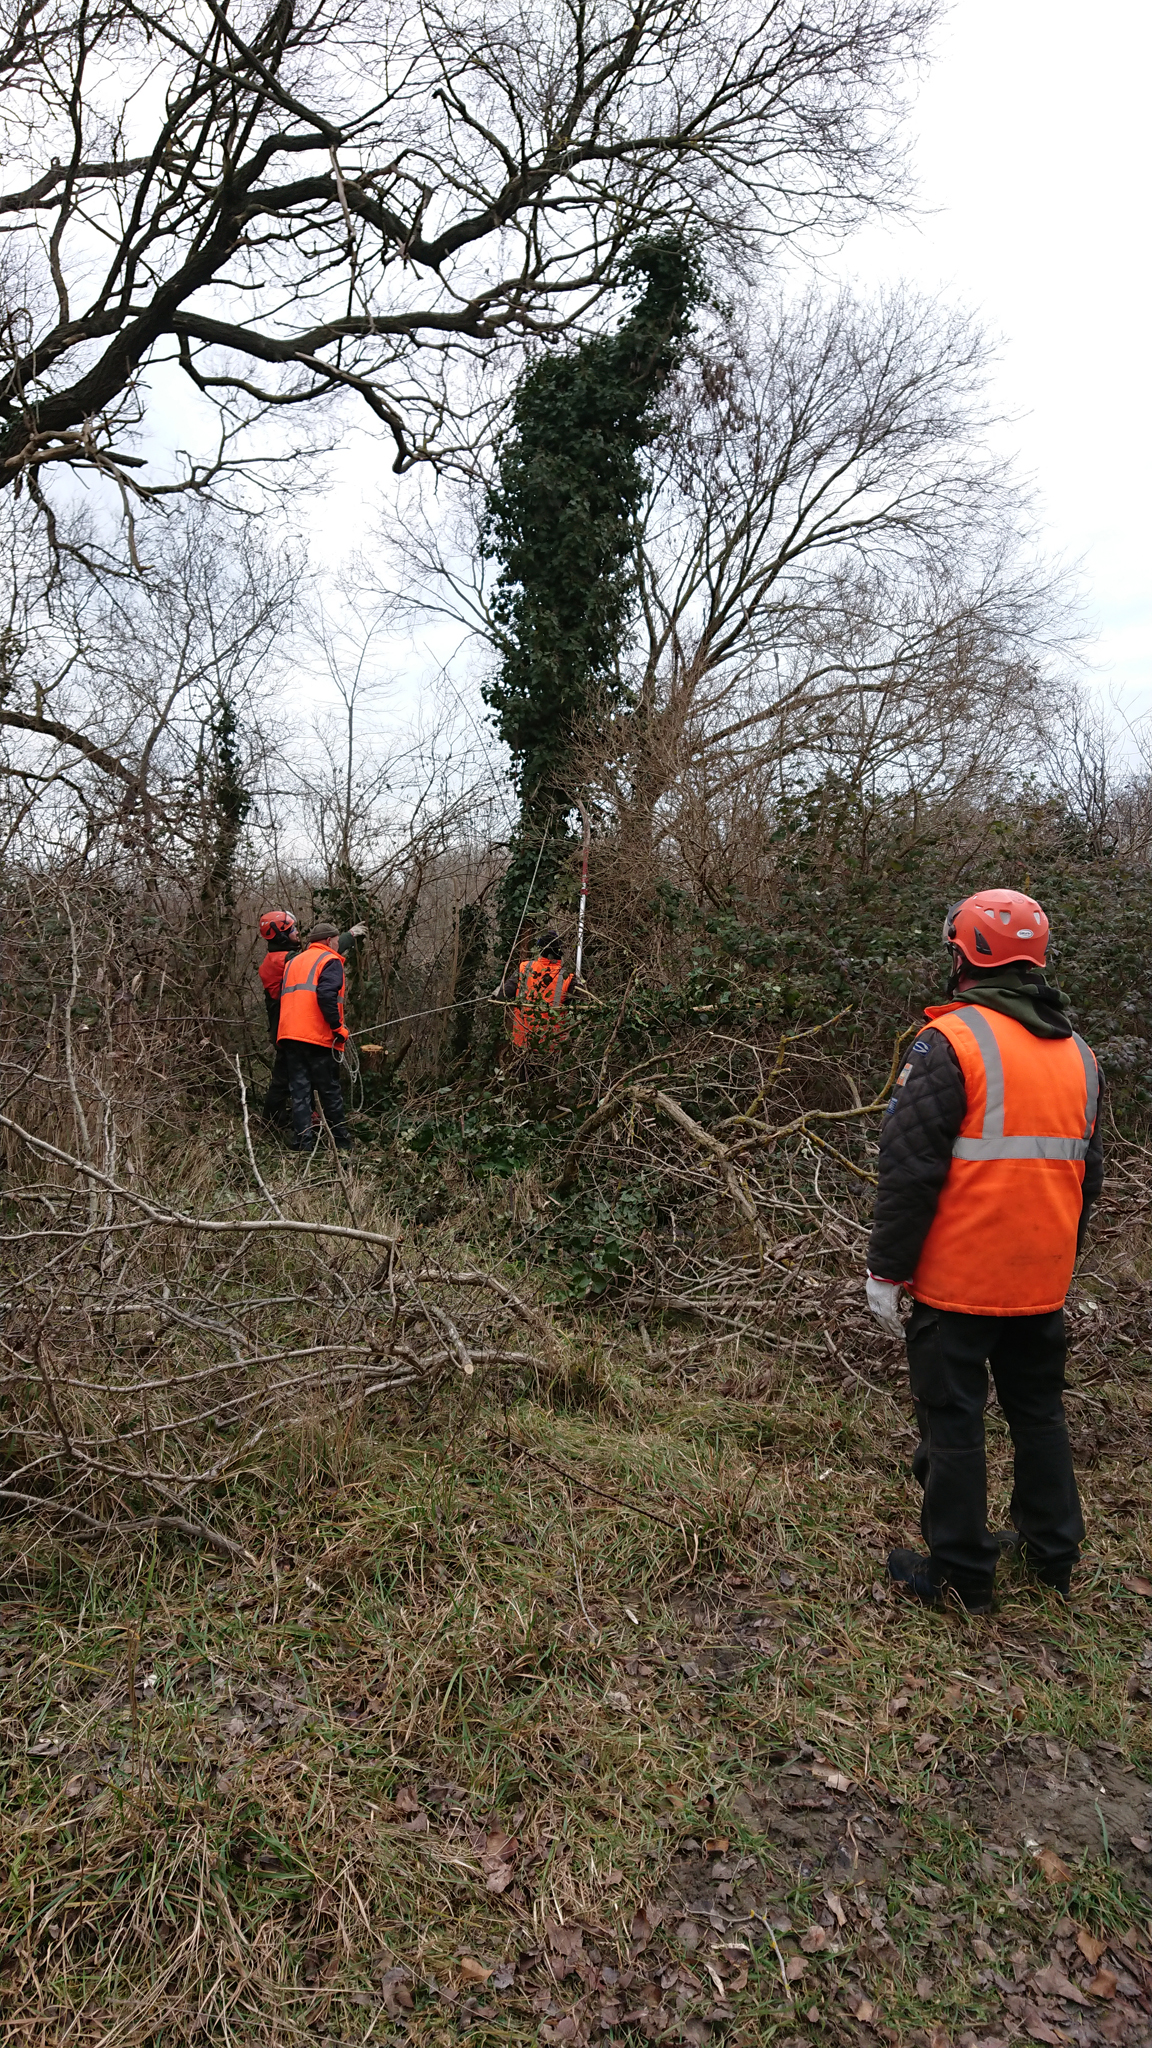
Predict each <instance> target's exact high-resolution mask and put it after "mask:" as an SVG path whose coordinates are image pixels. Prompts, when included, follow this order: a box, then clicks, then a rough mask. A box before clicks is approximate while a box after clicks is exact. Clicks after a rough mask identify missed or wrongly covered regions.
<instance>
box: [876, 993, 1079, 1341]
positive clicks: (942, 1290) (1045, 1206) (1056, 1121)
mask: <svg viewBox="0 0 1152 2048" xmlns="http://www.w3.org/2000/svg"><path fill="white" fill-rule="evenodd" d="M925 1015H926V1016H927V1017H928V1018H929V1019H930V1020H931V1027H932V1029H933V1030H936V1031H940V1032H943V1034H944V1037H945V1038H946V1039H947V1040H948V1043H949V1045H950V1046H951V1047H952V1050H953V1052H954V1053H955V1054H956V1057H957V1059H958V1060H959V1062H960V1066H961V1069H962V1072H963V1075H964V1088H965V1093H966V1095H967V1105H968V1106H967V1109H966V1111H965V1114H964V1121H963V1123H962V1124H961V1126H960V1132H959V1135H958V1137H957V1138H956V1141H955V1143H954V1144H953V1147H952V1164H951V1167H950V1168H949V1171H948V1178H947V1179H946V1181H945V1182H944V1186H943V1188H942V1190H941V1193H940V1200H939V1202H938V1204H937V1208H936V1214H935V1216H934V1217H933V1219H932V1223H931V1226H930V1228H929V1231H928V1235H927V1237H926V1238H925V1240H924V1247H923V1250H922V1251H921V1254H920V1259H919V1262H918V1264H917V1267H916V1271H915V1273H914V1274H913V1276H912V1293H913V1295H914V1296H915V1298H916V1300H917V1301H923V1302H926V1303H927V1304H928V1306H929V1307H930V1308H943V1309H956V1310H959V1311H960V1313H961V1314H963V1315H989V1316H1035V1315H1046V1314H1048V1313H1049V1312H1050V1311H1051V1310H1053V1309H1057V1308H1061V1307H1062V1306H1063V1303H1064V1298H1065V1296H1066V1294H1067V1292H1068V1287H1069V1283H1070V1281H1071V1279H1072V1268H1073V1265H1074V1264H1075V1260H1076V1232H1077V1229H1078V1227H1079V1223H1080V1214H1081V1209H1082V1206H1083V1199H1082V1195H1081V1188H1082V1186H1083V1181H1084V1161H1085V1158H1086V1156H1087V1152H1088V1140H1089V1139H1090V1137H1091V1136H1092V1131H1093V1127H1094V1125H1095V1122H1096V1110H1097V1105H1098V1102H1099V1097H1100V1081H1099V1076H1098V1074H1097V1070H1096V1059H1095V1056H1094V1054H1093V1052H1092V1049H1091V1047H1090V1046H1088V1045H1086V1044H1085V1042H1084V1040H1083V1039H1082V1038H1080V1037H1079V1036H1077V1035H1076V1034H1075V1033H1073V1035H1072V1037H1071V1038H1038V1037H1037V1036H1036V1035H1035V1033H1034V1032H1031V1031H1029V1030H1028V1028H1027V1026H1026V1025H1024V1024H1018V1023H1017V1022H1016V1019H1015V1018H1014V1017H1006V1016H1003V1015H1001V1013H1000V1012H999V1011H998V1010H986V1009H983V1008H981V1007H980V1006H978V1005H977V1004H975V1003H963V1004H959V1005H957V1006H956V1007H954V1008H949V1007H948V1006H941V1007H939V1008H933V1009H930V1010H927V1011H926V1012H925Z"/></svg>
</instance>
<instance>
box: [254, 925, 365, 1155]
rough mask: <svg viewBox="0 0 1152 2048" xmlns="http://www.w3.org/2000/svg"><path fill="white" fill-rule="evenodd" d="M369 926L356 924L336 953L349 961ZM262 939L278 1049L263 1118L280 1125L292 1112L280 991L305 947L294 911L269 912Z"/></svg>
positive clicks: (263, 975)
mask: <svg viewBox="0 0 1152 2048" xmlns="http://www.w3.org/2000/svg"><path fill="white" fill-rule="evenodd" d="M367 932H368V927H367V925H366V924H354V925H353V926H352V928H351V930H350V931H346V932H341V933H340V935H339V937H338V938H337V940H336V951H337V952H338V953H340V954H342V955H343V957H344V958H345V959H347V957H348V954H349V953H350V951H351V950H352V948H353V947H354V946H355V945H356V944H357V942H358V941H359V940H360V939H363V938H365V937H366V936H367ZM260 937H261V938H262V939H263V940H264V941H265V944H266V945H267V948H268V950H267V952H266V953H265V955H264V958H263V959H262V960H261V962H260V965H259V968H258V970H257V971H258V973H259V975H260V984H261V987H262V988H263V990H264V1008H265V1011H266V1013H267V1018H268V1036H269V1038H270V1039H271V1041H272V1045H273V1048H274V1053H273V1062H272V1072H271V1074H270V1076H269V1080H268V1087H267V1090H266V1092H265V1096H264V1102H263V1105H262V1109H261V1114H262V1115H263V1116H265V1117H267V1119H268V1120H269V1122H277V1121H278V1120H279V1119H280V1118H281V1117H283V1116H284V1114H285V1112H286V1111H287V1109H288V1106H289V1101H290V1097H291V1091H290V1089H289V1085H288V1051H287V1046H286V1045H283V1046H282V1045H281V1044H280V1043H279V1034H280V990H281V987H282V985H283V981H284V970H285V968H286V967H287V965H288V962H289V960H291V959H292V958H293V957H294V956H295V955H296V954H297V953H299V951H300V950H301V947H302V946H303V944H304V941H303V939H302V938H301V937H300V933H299V930H298V927H297V924H296V919H295V917H294V916H293V915H292V912H291V911H290V910H266V911H264V913H263V915H262V916H261V919H260Z"/></svg>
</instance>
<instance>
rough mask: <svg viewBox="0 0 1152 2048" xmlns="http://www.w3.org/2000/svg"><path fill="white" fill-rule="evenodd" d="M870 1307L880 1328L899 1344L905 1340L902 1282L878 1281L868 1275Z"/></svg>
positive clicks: (867, 1290)
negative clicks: (901, 1297)
mask: <svg viewBox="0 0 1152 2048" xmlns="http://www.w3.org/2000/svg"><path fill="white" fill-rule="evenodd" d="M866 1292H867V1295H868V1306H869V1308H870V1309H871V1311H872V1313H873V1315H874V1316H875V1318H876V1321H877V1322H878V1323H879V1325H880V1328H881V1329H882V1330H884V1331H885V1332H886V1333H887V1335H888V1336H889V1337H895V1339H896V1341H897V1343H902V1342H903V1340H904V1325H903V1323H902V1322H901V1320H900V1282H899V1281H898V1280H877V1279H875V1278H874V1277H873V1275H872V1274H871V1273H869V1275H868V1285H867V1289H866Z"/></svg>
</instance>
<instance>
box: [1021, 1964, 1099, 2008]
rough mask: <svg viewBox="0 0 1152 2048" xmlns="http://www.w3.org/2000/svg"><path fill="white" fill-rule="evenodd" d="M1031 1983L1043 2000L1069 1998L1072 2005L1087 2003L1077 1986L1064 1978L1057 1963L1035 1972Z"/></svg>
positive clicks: (1068, 1978)
mask: <svg viewBox="0 0 1152 2048" xmlns="http://www.w3.org/2000/svg"><path fill="white" fill-rule="evenodd" d="M1032 1982H1033V1984H1034V1985H1035V1986H1036V1989H1037V1991H1039V1992H1041V1993H1042V1995H1043V1996H1044V1997H1045V1998H1070V1999H1071V2001H1072V2003H1073V2005H1087V2003H1088V2000H1087V1999H1086V1998H1085V1996H1084V1993H1083V1992H1082V1991H1081V1989H1080V1987H1079V1985H1078V1984H1073V1982H1072V1979H1071V1978H1070V1977H1066V1976H1065V1974H1064V1972H1063V1970H1062V1969H1061V1968H1060V1965H1059V1963H1049V1965H1048V1967H1047V1969H1046V1970H1037V1972H1036V1974H1035V1976H1034V1977H1033V1979H1032Z"/></svg>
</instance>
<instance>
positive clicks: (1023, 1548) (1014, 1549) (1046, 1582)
mask: <svg viewBox="0 0 1152 2048" xmlns="http://www.w3.org/2000/svg"><path fill="white" fill-rule="evenodd" d="M993 1540H994V1541H995V1542H996V1543H998V1544H999V1545H1000V1555H1001V1557H1012V1558H1018V1559H1019V1560H1020V1562H1021V1564H1023V1566H1024V1567H1025V1569H1026V1571H1028V1572H1029V1573H1030V1575H1031V1577H1032V1578H1034V1579H1035V1580H1036V1582H1037V1584H1038V1585H1041V1586H1047V1587H1048V1588H1049V1590H1050V1591H1051V1592H1053V1593H1059V1595H1060V1598H1061V1599H1062V1600H1067V1599H1069V1598H1070V1597H1071V1593H1072V1567H1071V1565H1059V1564H1056V1565H1053V1564H1043V1563H1041V1562H1040V1561H1039V1560H1038V1559H1036V1558H1033V1557H1031V1556H1030V1555H1029V1551H1028V1545H1027V1543H1026V1542H1025V1541H1024V1538H1023V1536H1022V1535H1021V1534H1020V1531H1019V1529H997V1530H996V1531H995V1535H994V1539H993Z"/></svg>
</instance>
